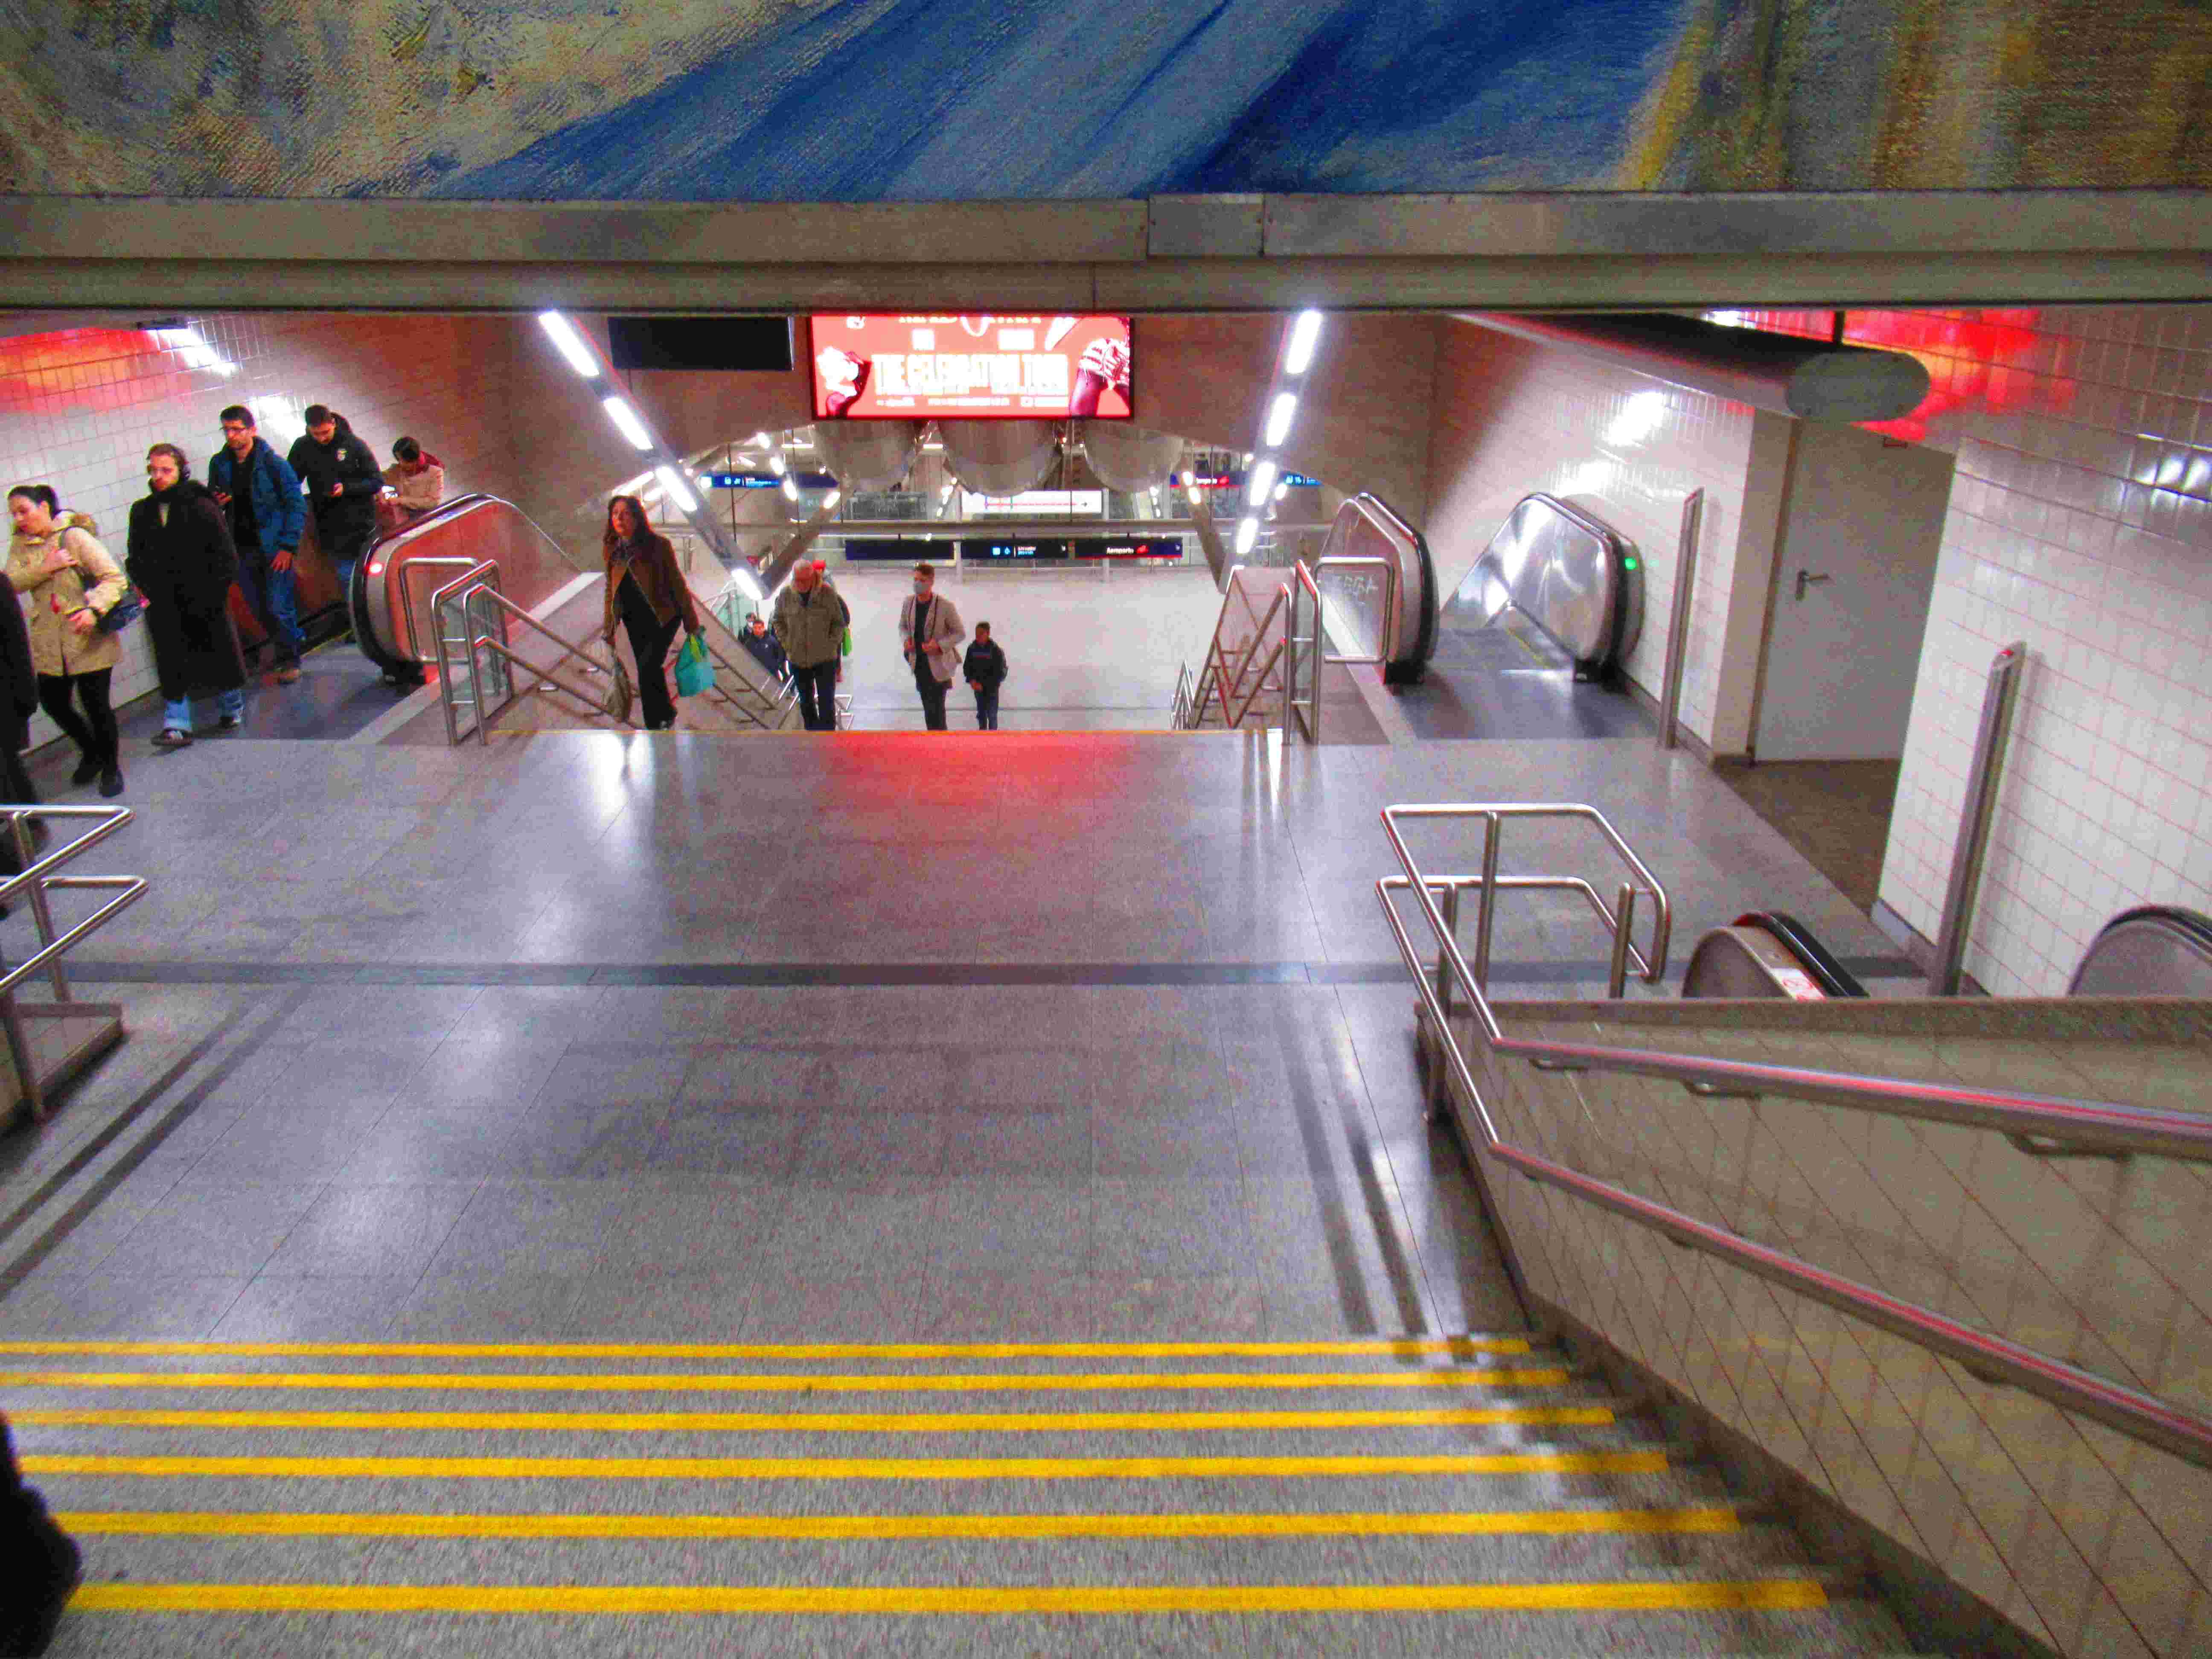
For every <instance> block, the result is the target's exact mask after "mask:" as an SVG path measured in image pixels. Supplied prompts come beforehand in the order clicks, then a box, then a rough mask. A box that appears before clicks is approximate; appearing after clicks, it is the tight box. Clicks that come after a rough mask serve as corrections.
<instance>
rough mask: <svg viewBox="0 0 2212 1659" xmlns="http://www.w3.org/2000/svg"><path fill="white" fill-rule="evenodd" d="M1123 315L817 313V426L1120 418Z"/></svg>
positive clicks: (1127, 368)
mask: <svg viewBox="0 0 2212 1659" xmlns="http://www.w3.org/2000/svg"><path fill="white" fill-rule="evenodd" d="M1129 347H1130V326H1129V319H1127V317H1079V316H1058V317H1051V316H1010V317H1000V316H953V315H947V314H937V313H905V314H899V315H893V314H889V313H880V314H879V313H817V314H816V315H815V317H814V318H813V363H814V414H815V418H816V419H817V420H849V421H865V420H903V421H917V420H927V419H930V418H931V417H933V416H942V417H944V418H945V419H948V420H963V421H974V420H1027V421H1054V420H1065V419H1068V418H1070V417H1078V418H1081V419H1085V420H1103V421H1126V420H1127V419H1128V418H1129V417H1130V416H1131V415H1132V414H1133V412H1134V410H1135V407H1136V405H1135V398H1134V396H1133V375H1132V370H1131V363H1130V356H1129Z"/></svg>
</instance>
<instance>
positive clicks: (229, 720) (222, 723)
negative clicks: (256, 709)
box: [215, 714, 243, 732]
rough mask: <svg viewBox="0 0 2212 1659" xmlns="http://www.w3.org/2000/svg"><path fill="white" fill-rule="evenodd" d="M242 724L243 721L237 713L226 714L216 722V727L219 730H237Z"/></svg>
mask: <svg viewBox="0 0 2212 1659" xmlns="http://www.w3.org/2000/svg"><path fill="white" fill-rule="evenodd" d="M241 724H243V722H242V721H240V719H239V718H238V716H237V715H235V714H225V715H224V716H223V717H222V719H221V720H217V721H216V723H215V729H216V731H218V732H235V731H237V730H238V728H239V726H240V725H241Z"/></svg>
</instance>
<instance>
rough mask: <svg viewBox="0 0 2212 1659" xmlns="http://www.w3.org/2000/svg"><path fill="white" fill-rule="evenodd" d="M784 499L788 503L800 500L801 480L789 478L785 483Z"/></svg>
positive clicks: (786, 478)
mask: <svg viewBox="0 0 2212 1659" xmlns="http://www.w3.org/2000/svg"><path fill="white" fill-rule="evenodd" d="M783 498H784V500H786V501H797V500H798V499H799V480H798V479H796V478H793V477H788V476H787V477H785V478H784V481H783Z"/></svg>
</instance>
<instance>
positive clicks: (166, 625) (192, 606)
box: [123, 444, 246, 749]
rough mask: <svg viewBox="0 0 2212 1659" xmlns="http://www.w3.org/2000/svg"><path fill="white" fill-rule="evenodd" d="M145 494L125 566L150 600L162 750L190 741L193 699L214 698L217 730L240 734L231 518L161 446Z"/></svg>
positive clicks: (242, 708) (169, 447) (135, 510)
mask: <svg viewBox="0 0 2212 1659" xmlns="http://www.w3.org/2000/svg"><path fill="white" fill-rule="evenodd" d="M146 483H147V486H148V488H147V493H146V494H145V495H143V496H141V497H140V498H139V499H138V500H137V501H134V502H133V503H131V538H130V544H129V550H128V551H127V552H126V553H125V556H124V560H123V568H124V570H125V573H126V574H128V575H129V576H130V578H131V580H132V581H133V582H135V583H137V586H138V591H139V592H141V593H143V594H144V595H145V597H146V634H147V638H148V640H149V641H150V642H151V644H152V645H153V647H154V667H155V671H156V672H157V673H158V674H159V675H160V677H161V732H159V733H158V734H157V735H156V736H155V738H154V743H155V746H156V747H157V748H161V749H182V748H184V747H185V746H186V745H187V744H190V743H191V740H192V699H193V698H194V697H196V696H205V695H207V694H209V693H210V692H212V693H213V694H214V695H215V697H216V710H217V713H218V714H219V716H220V718H219V720H218V721H217V727H218V729H219V730H221V731H224V732H235V731H236V730H237V729H238V726H239V723H240V720H241V719H243V717H244V715H245V713H246V690H245V686H246V665H245V662H244V660H243V659H241V658H240V655H239V650H238V630H237V629H236V628H235V627H234V626H233V625H232V623H231V620H230V584H231V582H232V580H234V578H235V577H236V576H237V574H238V553H237V550H236V549H235V547H234V545H233V544H232V542H231V539H230V525H229V520H228V515H227V514H226V513H224V512H223V510H222V508H221V507H218V506H216V499H215V496H214V495H213V493H212V492H211V491H210V490H209V489H208V488H207V486H206V485H205V484H203V483H201V482H200V481H199V480H198V479H197V478H195V477H191V476H190V474H189V472H188V471H187V469H186V467H185V460H184V455H183V452H182V451H180V450H179V449H178V448H177V447H176V446H175V445H174V444H156V445H155V447H154V448H153V449H152V450H151V451H150V452H149V453H148V455H147V458H146Z"/></svg>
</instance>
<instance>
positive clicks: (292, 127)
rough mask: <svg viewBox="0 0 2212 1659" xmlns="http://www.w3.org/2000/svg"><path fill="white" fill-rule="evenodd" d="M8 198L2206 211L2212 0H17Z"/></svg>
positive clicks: (6, 147) (8, 109)
mask: <svg viewBox="0 0 2212 1659" xmlns="http://www.w3.org/2000/svg"><path fill="white" fill-rule="evenodd" d="M0 21H4V23H5V26H6V31H7V36H8V38H9V39H10V40H13V41H14V42H15V43H16V46H15V50H14V51H12V52H9V53H8V54H7V55H6V57H5V59H4V61H0V191H10V192H29V193H53V194H71V195H81V194H116V195H182V196H280V197H345V196H366V197H386V196H388V197H458V198H469V197H476V198H511V199H598V200H697V201H741V200H753V201H888V200H938V201H951V200H973V199H987V198H994V197H995V198H1008V197H1032V198H1035V197H1138V196H1146V195H1151V194H1155V193H1159V192H1167V191H1336V192H1376V191H1512V190H1577V189H1587V190H1624V189H1625V190H1643V189H1657V190H1680V189H1697V190H1778V189H1802V190H1814V189H1867V188H1885V187H1895V188H1939V187H1949V188H1984V187H1990V188H2035V187H2063V186H2075V185H2105V186H2116V185H2201V184H2202V183H2203V181H2204V180H2205V179H2207V178H2212V6H2207V5H2205V4H2204V3H2203V0H1461V3H1449V0H1049V3H1047V0H349V3H346V4H343V5H336V4H331V3H330V0H0Z"/></svg>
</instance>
